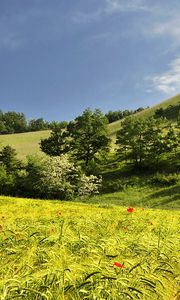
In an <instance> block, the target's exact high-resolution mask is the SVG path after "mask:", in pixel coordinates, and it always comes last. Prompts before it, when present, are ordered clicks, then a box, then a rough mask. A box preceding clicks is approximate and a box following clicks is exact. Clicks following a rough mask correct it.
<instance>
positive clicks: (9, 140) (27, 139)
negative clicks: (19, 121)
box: [0, 130, 50, 160]
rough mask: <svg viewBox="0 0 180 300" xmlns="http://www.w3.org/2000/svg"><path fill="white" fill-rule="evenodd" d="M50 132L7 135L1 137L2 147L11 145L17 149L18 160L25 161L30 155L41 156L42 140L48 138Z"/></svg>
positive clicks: (0, 143)
mask: <svg viewBox="0 0 180 300" xmlns="http://www.w3.org/2000/svg"><path fill="white" fill-rule="evenodd" d="M49 135H50V130H43V131H36V132H26V133H15V134H5V135H1V136H0V146H1V147H2V146H6V145H9V146H11V147H13V148H14V149H16V151H17V154H18V158H19V159H23V160H24V159H25V158H26V156H27V155H30V154H41V155H42V152H41V151H40V149H39V142H40V140H41V139H44V138H47V137H48V136H49Z"/></svg>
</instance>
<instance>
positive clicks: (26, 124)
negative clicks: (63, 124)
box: [0, 110, 58, 134]
mask: <svg viewBox="0 0 180 300" xmlns="http://www.w3.org/2000/svg"><path fill="white" fill-rule="evenodd" d="M57 124H58V122H54V121H52V122H47V121H45V120H44V119H43V118H37V119H31V120H27V119H26V116H25V115H24V114H23V113H17V112H15V111H8V112H6V113H3V112H2V111H1V110H0V134H11V133H22V132H28V131H40V130H48V129H52V128H53V127H54V126H56V125H57Z"/></svg>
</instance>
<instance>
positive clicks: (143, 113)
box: [109, 94, 180, 137]
mask: <svg viewBox="0 0 180 300" xmlns="http://www.w3.org/2000/svg"><path fill="white" fill-rule="evenodd" d="M179 102H180V94H178V95H176V96H175V97H173V98H170V99H168V100H165V101H163V102H161V103H159V104H156V105H154V106H152V107H151V108H147V109H145V110H143V111H141V112H139V113H136V114H135V115H133V116H136V117H141V118H148V117H151V116H153V115H154V113H155V111H156V110H157V109H158V108H163V109H166V108H167V107H168V106H169V105H172V106H175V105H177V104H178V103H179ZM121 122H122V120H119V121H116V122H113V123H111V124H109V133H110V135H111V136H112V137H114V135H115V134H116V132H117V131H118V129H119V128H120V125H121Z"/></svg>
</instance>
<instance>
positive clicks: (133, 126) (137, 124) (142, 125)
mask: <svg viewBox="0 0 180 300" xmlns="http://www.w3.org/2000/svg"><path fill="white" fill-rule="evenodd" d="M146 127H147V124H146V122H145V121H144V120H143V119H136V118H131V117H128V118H126V119H125V120H124V122H122V123H121V129H120V130H119V131H118V132H117V139H116V144H117V145H118V153H119V154H120V155H121V156H122V157H123V158H124V159H126V160H127V159H130V160H132V161H133V163H134V164H135V165H136V166H141V165H142V162H143V160H144V157H145V151H146V148H145V140H144V132H145V130H146Z"/></svg>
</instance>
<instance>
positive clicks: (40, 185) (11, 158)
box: [0, 146, 101, 200]
mask: <svg viewBox="0 0 180 300" xmlns="http://www.w3.org/2000/svg"><path fill="white" fill-rule="evenodd" d="M100 186H101V177H96V176H94V175H89V176H86V175H85V173H84V172H83V170H82V169H81V167H80V166H78V165H76V164H75V163H74V161H73V160H72V158H71V157H70V156H69V155H67V154H62V155H61V156H54V157H50V156H46V157H44V158H42V157H36V156H30V157H28V158H27V162H23V161H20V160H19V159H17V154H16V151H15V150H14V149H13V148H11V147H10V146H5V147H4V148H3V149H2V150H1V151H0V194H3V195H11V196H19V197H31V198H43V199H61V200H62V199H68V200H70V199H72V198H75V197H76V196H87V195H88V196H89V195H91V194H96V193H98V192H99V188H100Z"/></svg>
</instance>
